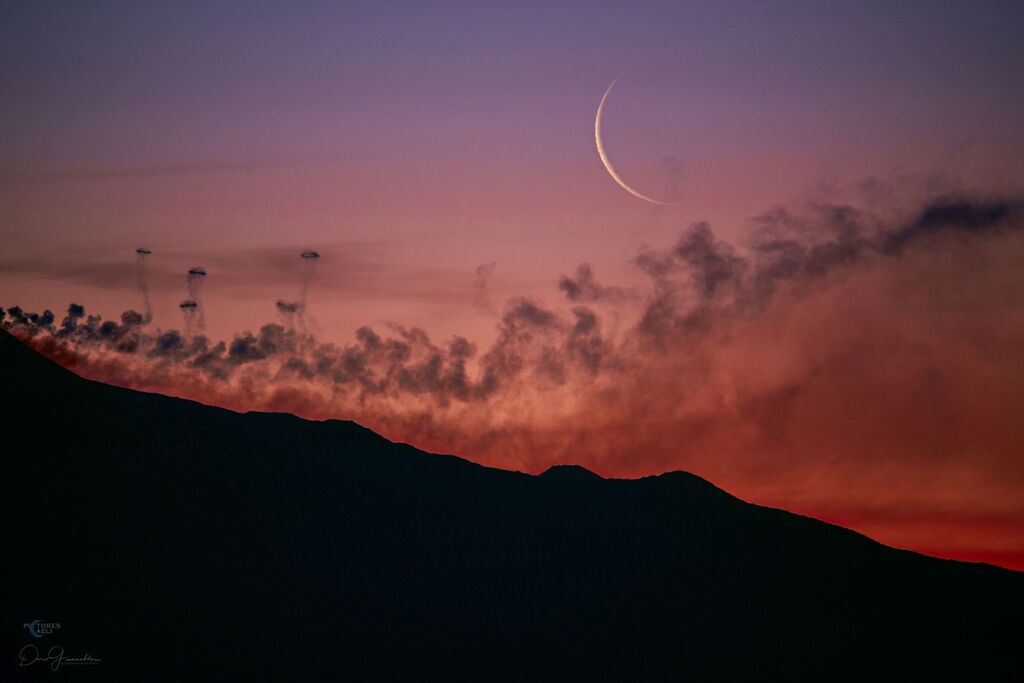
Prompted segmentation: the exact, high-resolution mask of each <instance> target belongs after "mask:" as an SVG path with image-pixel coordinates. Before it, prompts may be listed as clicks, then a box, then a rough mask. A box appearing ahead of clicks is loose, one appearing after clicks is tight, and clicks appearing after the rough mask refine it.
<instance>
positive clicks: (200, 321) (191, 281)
mask: <svg viewBox="0 0 1024 683" xmlns="http://www.w3.org/2000/svg"><path fill="white" fill-rule="evenodd" d="M205 279H206V269H205V268H200V267H198V266H194V267H192V268H189V269H188V275H187V276H186V286H187V287H188V297H189V298H188V300H186V301H183V302H182V303H181V309H182V311H184V312H185V321H186V327H187V326H188V322H189V321H190V320H191V322H192V324H193V325H194V327H195V329H197V330H198V331H200V332H202V331H203V330H205V329H206V314H205V313H204V311H203V298H202V296H201V290H202V284H203V280H205ZM186 304H190V305H186Z"/></svg>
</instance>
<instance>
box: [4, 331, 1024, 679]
mask: <svg viewBox="0 0 1024 683" xmlns="http://www.w3.org/2000/svg"><path fill="white" fill-rule="evenodd" d="M0 410H2V414H3V418H4V419H3V444H4V447H3V454H4V455H3V460H4V468H5V470H6V476H5V477H4V478H3V479H4V483H3V490H2V493H3V500H4V505H5V510H4V512H5V514H4V519H5V520H6V524H7V526H8V533H7V534H5V536H6V538H7V547H8V553H7V558H8V559H7V561H6V562H5V563H4V564H5V568H4V573H5V575H6V576H5V579H4V596H3V601H2V602H3V605H4V617H5V621H6V625H5V630H6V631H7V632H8V635H9V636H10V637H9V638H8V639H6V641H5V642H7V644H6V645H4V648H6V649H5V651H4V652H3V653H2V657H3V659H4V661H5V662H7V664H6V673H5V674H4V675H3V679H4V680H20V679H22V678H24V679H34V678H47V677H50V676H53V675H54V673H53V672H51V671H50V670H49V669H48V668H47V666H48V662H35V663H30V664H28V665H26V666H19V664H22V663H24V660H19V652H21V651H22V648H23V647H24V646H25V645H28V644H32V645H34V646H37V649H38V650H39V651H40V652H41V653H43V654H41V655H40V656H43V655H44V654H45V652H47V651H48V650H47V648H49V647H51V646H52V645H60V646H61V647H63V648H64V651H65V655H66V656H67V657H79V656H81V655H84V654H86V653H88V654H89V655H90V656H91V657H93V658H99V659H100V660H101V661H100V662H98V663H95V664H91V665H75V664H73V663H68V664H66V665H65V666H62V667H61V673H62V674H63V675H67V676H69V677H70V678H71V679H81V678H83V677H88V678H96V679H100V680H148V681H156V680H168V681H182V680H217V681H220V680H384V679H403V680H409V679H412V680H424V679H429V680H467V681H468V680H511V681H524V680H598V679H601V680H659V679H660V680H691V681H694V680H749V679H755V680H771V679H786V680H795V679H796V680H799V679H802V680H816V681H818V680H896V679H900V680H903V679H907V678H914V679H917V678H921V677H925V676H929V677H932V678H956V677H961V676H964V677H969V678H972V679H978V678H985V677H993V676H999V675H1000V674H1003V673H1006V672H1013V671H1016V672H1018V673H1019V672H1020V671H1022V670H1024V659H1022V655H1021V652H1024V648H1022V647H1021V642H1024V641H1022V638H1021V636H1022V633H1024V627H1022V624H1024V621H1022V613H1024V612H1022V609H1024V574H1021V573H1017V572H1011V571H1007V570H1002V569H998V568H995V567H991V566H987V565H972V564H966V563H960V562H953V561H947V560H939V559H934V558H929V557H924V556H921V555H918V554H915V553H911V552H906V551H900V550H895V549H892V548H888V547H885V546H882V545H880V544H878V543H875V542H874V541H871V540H870V539H868V538H865V537H864V536H861V535H859V534H856V533H854V532H851V531H848V530H846V529H842V528H839V527H836V526H831V525H828V524H825V523H822V522H819V521H816V520H813V519H808V518H805V517H801V516H798V515H794V514H790V513H787V512H784V511H781V510H775V509H770V508H764V507H759V506H756V505H751V504H748V503H745V502H743V501H741V500H738V499H737V498H734V497H733V496H730V495H729V494H727V493H725V492H724V491H722V490H720V489H718V488H716V487H715V486H713V485H711V484H710V483H708V482H706V481H704V480H702V479H700V478H699V477H697V476H694V475H692V474H687V473H684V472H671V473H667V474H662V475H660V476H651V477H646V478H643V479H638V480H612V479H602V478H601V477H598V476H597V475H595V474H593V473H591V472H589V471H587V470H585V469H583V468H579V467H573V466H565V467H557V468H553V469H551V470H549V471H548V472H546V473H544V474H542V475H539V476H531V475H526V474H522V473H517V472H508V471H503V470H498V469H491V468H486V467H482V466H479V465H476V464H473V463H471V462H468V461H466V460H462V459H460V458H457V457H453V456H441V455H432V454H427V453H424V452H421V451H418V450H416V449H415V448H412V447H411V446H407V445H402V444H396V443H392V442H389V441H387V440H386V439H384V438H382V437H380V436H378V435H376V434H374V433H373V432H371V431H369V430H367V429H365V428H363V427H360V426H358V425H356V424H354V423H351V422H343V421H325V422H311V421H306V420H302V419H299V418H297V417H294V416H291V415H286V414H270V413H246V414H240V413H235V412H231V411H228V410H223V409H219V408H213V407H209V406H205V405H201V404H199V403H194V402H190V401H185V400H180V399H175V398H169V397H165V396H160V395H155V394H145V393H140V392H136V391H131V390H127V389H120V388H116V387H111V386H107V385H103V384H99V383H95V382H91V381H87V380H85V379H82V378H79V377H77V376H75V375H73V374H72V373H70V372H68V371H66V370H64V369H62V368H60V367H59V366H57V365H56V364H54V363H52V362H51V361H49V360H47V359H45V358H43V357H42V356H40V355H38V354H36V353H35V352H34V351H32V350H30V349H29V348H27V347H26V346H24V345H22V344H21V343H20V342H19V341H17V340H16V339H14V338H13V337H11V336H10V335H8V334H7V333H5V332H2V331H0ZM35 619H40V620H42V621H43V622H58V623H60V628H59V630H56V631H55V632H54V633H51V634H47V635H44V636H43V637H41V638H33V637H32V636H31V635H30V634H29V632H28V629H26V628H25V627H24V624H26V623H29V622H31V621H33V620H35Z"/></svg>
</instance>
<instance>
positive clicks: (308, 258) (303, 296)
mask: <svg viewBox="0 0 1024 683" xmlns="http://www.w3.org/2000/svg"><path fill="white" fill-rule="evenodd" d="M300 256H301V257H302V262H303V263H302V288H301V290H300V291H299V305H300V308H301V310H303V311H305V310H306V303H307V299H308V297H309V285H310V283H311V282H312V281H313V272H314V270H315V269H316V263H317V261H319V260H320V254H319V253H317V252H315V251H313V250H308V251H304V252H302V253H301V254H300Z"/></svg>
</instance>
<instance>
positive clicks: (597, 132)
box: [594, 79, 676, 206]
mask: <svg viewBox="0 0 1024 683" xmlns="http://www.w3.org/2000/svg"><path fill="white" fill-rule="evenodd" d="M617 80H618V79H616V80H615V81H612V84H611V85H609V86H608V89H607V90H605V91H604V96H603V97H602V98H601V104H599V105H597V118H595V119H594V141H595V142H596V143H597V154H598V155H599V156H600V157H601V163H602V164H604V168H605V170H606V171H608V175H610V176H611V177H612V180H614V181H615V182H617V183H618V184H619V187H621V188H622V189H623V190H625V191H626V192H628V193H630V194H631V195H633V196H634V197H636V198H637V199H642V200H644V201H645V202H650V203H651V204H657V205H658V206H676V204H671V203H669V202H660V201H658V200H657V199H652V198H651V197H648V196H647V195H645V194H641V193H639V192H637V191H636V190H634V189H633V188H632V187H630V186H629V185H628V184H626V181H625V180H623V179H622V176H620V175H619V174H618V173H617V172H616V170H615V168H614V167H613V166H612V162H611V161H610V160H609V159H608V155H607V154H606V153H605V151H604V144H603V143H602V142H601V114H602V113H603V112H604V103H605V102H606V101H607V100H608V93H610V92H611V91H612V88H613V87H615V83H616V81H617Z"/></svg>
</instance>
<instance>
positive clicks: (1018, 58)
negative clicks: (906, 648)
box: [0, 2, 1024, 569]
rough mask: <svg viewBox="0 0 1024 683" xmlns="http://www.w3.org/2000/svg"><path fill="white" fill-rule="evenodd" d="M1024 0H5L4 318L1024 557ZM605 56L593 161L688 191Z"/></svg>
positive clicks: (903, 540)
mask: <svg viewBox="0 0 1024 683" xmlns="http://www.w3.org/2000/svg"><path fill="white" fill-rule="evenodd" d="M1022 15H1024V9H1022V8H1021V6H1020V4H1019V3H1009V2H1006V3H996V2H988V3H986V2H981V3H949V2H905V3H899V4H898V5H897V6H893V4H892V3H870V2H866V3H832V2H825V3H822V2H779V3H760V2H707V3H694V2H662V3H656V2H645V3H615V4H611V3H567V2H563V3H515V4H508V5H506V6H505V7H498V6H495V5H494V4H492V3H429V4H427V3H409V2H405V3H386V2H375V3H366V4H362V5H358V4H355V3H343V4H339V3H288V4H281V3H258V2H246V3H225V2H202V3H190V2H181V3H145V2H138V3H91V4H89V5H85V4H81V3H22V4H21V5H19V6H17V7H14V8H8V9H7V10H5V19H4V21H3V22H0V94H2V101H3V103H4V104H3V107H2V109H0V240H2V244H3V248H2V250H0V306H4V307H5V308H7V309H10V308H11V307H13V306H19V307H21V308H22V309H24V310H25V311H35V312H42V311H43V310H46V309H49V310H51V311H53V312H54V321H53V323H52V324H49V323H47V322H46V319H45V318H44V319H43V320H42V322H40V321H39V320H36V321H31V320H28V319H25V320H24V321H23V322H16V323H15V324H14V327H13V328H12V329H16V330H20V334H22V336H27V337H30V338H31V339H32V340H33V342H34V343H35V345H36V346H37V348H41V349H44V350H47V351H48V352H49V353H51V354H52V355H54V356H56V357H58V358H60V359H62V361H63V362H65V363H66V364H67V365H69V366H71V367H74V368H75V369H76V370H77V371H79V372H81V373H82V374H84V375H86V376H91V377H96V378H99V379H104V380H106V381H111V382H114V383H118V384H122V385H125V386H133V387H137V388H146V389H151V390H159V391H163V392H165V393H171V394H175V395H182V396H188V397H191V398H198V399H201V400H205V401H207V402H214V403H218V404H221V405H226V406H228V407H233V408H237V409H267V408H270V409H280V410H289V411H292V412H296V413H299V414H302V415H305V416H308V417H315V418H328V417H341V418H348V419H356V420H358V421H360V422H362V423H364V424H366V425H367V426H370V427H371V428H374V429H377V430H379V431H381V432H382V433H384V434H385V435H387V436H389V437H391V438H395V439H400V440H405V441H410V442H412V443H414V444H416V445H419V446H423V447H425V448H430V449H433V450H436V451H444V452H455V453H458V454H459V455H462V456H464V457H468V458H470V459H473V460H476V461H479V462H484V463H486V464H490V465H496V466H501V467H509V468H513V469H523V470H526V471H532V472H537V471H543V470H544V469H546V467H548V466H550V465H552V464H556V463H559V462H578V463H580V464H583V465H586V466H588V467H590V468H592V469H594V470H595V471H597V472H599V473H600V474H602V475H604V476H629V477H635V476H644V475H648V474H654V473H658V472H662V471H665V470H669V469H687V470H689V471H692V472H694V473H696V474H699V475H701V476H704V477H706V478H708V479H710V480H711V481H712V482H714V483H716V484H718V485H720V486H722V487H724V488H726V489H727V490H729V491H731V492H733V493H736V494H737V495H740V496H741V497H744V498H746V499H748V500H752V501H754V502H758V503H763V504H770V505H777V506H779V507H784V508H787V509H791V510H794V511H797V512H801V513H804V514H810V515H813V516H816V517H820V518H823V519H826V520H828V521H834V522H836V523H840V524H843V525H845V526H849V527H851V528H855V529H857V530H860V531H863V532H864V533H867V534H869V535H871V536H872V537H874V538H876V539H878V540H881V541H883V542H886V543H890V544H893V545H897V546H900V547H907V548H912V549H916V550H920V551H923V552H928V553H932V554H937V555H942V556H945V557H957V558H962V559H971V560H978V559H980V560H985V561H990V562H994V563H997V564H1001V565H1004V566H1012V567H1016V568H1019V569H1024V466H1022V464H1021V463H1020V462H1019V460H1020V458H1019V456H1020V454H1021V453H1024V433H1022V428H1021V427H1020V426H1019V425H1018V424H1017V423H1018V422H1020V421H1019V419H1017V416H1018V415H1019V414H1020V413H1021V410H1024V390H1022V389H1021V388H1020V387H1022V386H1024V364H1022V363H1021V361H1020V360H1019V356H1020V353H1019V349H1020V348H1021V343H1022V342H1024V304H1021V301H1020V296H1019V292H1020V291H1021V289H1020V287H1021V285H1022V284H1024V282H1022V280H1024V276H1022V273H1021V270H1020V267H1019V265H1018V264H1019V263H1020V262H1021V261H1020V257H1022V256H1024V242H1022V239H1021V236H1020V233H1019V227H1020V226H1021V216H1020V212H1019V206H1020V197H1022V196H1024V192H1022V190H1024V188H1022V187H1021V185H1022V182H1021V180H1020V179H1021V178H1024V128H1022V127H1021V126H1020V123H1019V122H1020V121H1021V120H1024V90H1022V89H1021V88H1020V87H1019V86H1020V83H1019V78H1020V77H1019V73H1020V69H1021V66H1022V65H1024V44H1022V43H1021V41H1020V40H1019V30H1018V27H1019V26H1020V25H1021V20H1022V19H1024V16H1022ZM615 79H617V80H616V85H615V89H614V90H613V91H612V93H611V95H610V96H609V98H608V101H607V104H606V107H605V110H604V117H603V136H604V144H605V147H606V150H607V152H608V154H609V157H610V158H611V160H612V162H613V163H614V164H615V167H616V169H617V170H618V172H619V173H620V174H621V175H622V176H623V177H624V178H625V179H626V180H627V182H629V183H630V185H631V186H633V187H634V188H636V189H637V190H638V191H639V192H641V193H642V194H645V195H648V196H651V197H655V198H657V199H659V200H661V201H665V202H668V203H671V204H673V206H655V205H652V204H649V203H645V202H643V201H642V200H639V199H637V198H636V197H634V196H632V195H629V194H628V193H626V192H624V191H623V190H622V189H621V188H619V187H618V186H617V185H616V184H615V182H614V181H613V180H612V178H611V177H610V176H609V174H608V173H607V172H606V170H605V169H604V167H603V166H602V164H601V161H600V159H599V158H598V155H597V151H596V149H595V145H594V133H593V121H594V116H595V112H596V108H597V105H598V102H599V101H600V99H601V96H602V94H603V93H604V91H605V89H606V88H607V87H608V85H609V84H610V83H611V82H612V81H613V80H615ZM139 247H145V248H146V249H149V250H151V252H152V253H151V254H143V255H139V254H137V253H136V249H137V248H139ZM310 249H312V250H315V251H316V252H317V253H318V254H319V255H320V258H319V259H316V260H315V262H311V261H309V260H305V261H304V260H303V259H301V258H300V257H299V253H300V252H302V251H303V250H310ZM191 267H202V268H203V269H204V270H205V271H206V273H207V275H206V277H204V278H202V279H201V281H198V282H196V281H194V282H192V285H193V290H191V291H190V289H189V282H188V280H187V277H186V271H187V270H188V269H189V268H191ZM197 286H198V289H195V288H196V287H197ZM196 297H198V300H199V301H198V303H199V306H198V308H197V310H196V311H191V312H190V311H189V310H188V309H181V308H180V307H179V304H180V303H181V302H182V301H183V300H184V299H186V298H196ZM278 301H282V302H285V303H287V304H299V306H298V307H295V308H294V310H292V311H291V312H289V311H288V310H287V309H284V310H282V309H281V308H279V307H278V306H277V305H276V304H277V302H278ZM70 303H75V304H78V305H81V306H84V314H82V315H78V314H77V313H76V314H74V315H72V316H69V318H70V322H71V325H72V326H73V327H75V328H76V329H74V330H71V331H68V330H64V328H61V321H62V319H64V317H65V315H66V311H67V309H68V305H69V304H70ZM128 309H133V310H135V311H137V312H138V315H137V317H132V316H127V317H124V318H122V312H123V311H126V310H128ZM94 314H95V315H101V316H103V317H104V318H105V319H108V320H113V321H114V322H113V323H112V325H114V327H109V326H108V328H107V329H106V331H105V332H104V331H103V329H102V328H101V326H100V323H99V322H96V323H94V324H92V327H89V325H90V323H89V322H88V318H87V316H89V315H94ZM200 314H201V318H200ZM189 315H191V317H187V316H189ZM13 319H14V318H13V317H12V316H10V315H8V317H7V321H8V323H10V321H11V320H13ZM267 324H271V325H277V326H279V327H275V328H270V331H269V332H268V331H266V330H267V329H268V328H266V327H265V326H266V325H267ZM78 328H80V329H78ZM62 330H63V331H62ZM172 330H173V331H175V333H176V334H179V335H180V336H179V339H178V341H177V342H175V341H174V338H173V337H168V334H169V333H170V332H171V331H172ZM247 333H248V334H249V335H250V336H246V334H247ZM197 338H202V340H203V341H202V342H197V341H196V339H197ZM126 340H128V342H126ZM219 340H224V341H225V346H224V347H223V348H222V349H221V350H220V351H218V350H217V346H216V344H217V342H218V341H219ZM129 342H130V343H129ZM197 344H198V345H197ZM204 344H205V346H204Z"/></svg>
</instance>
